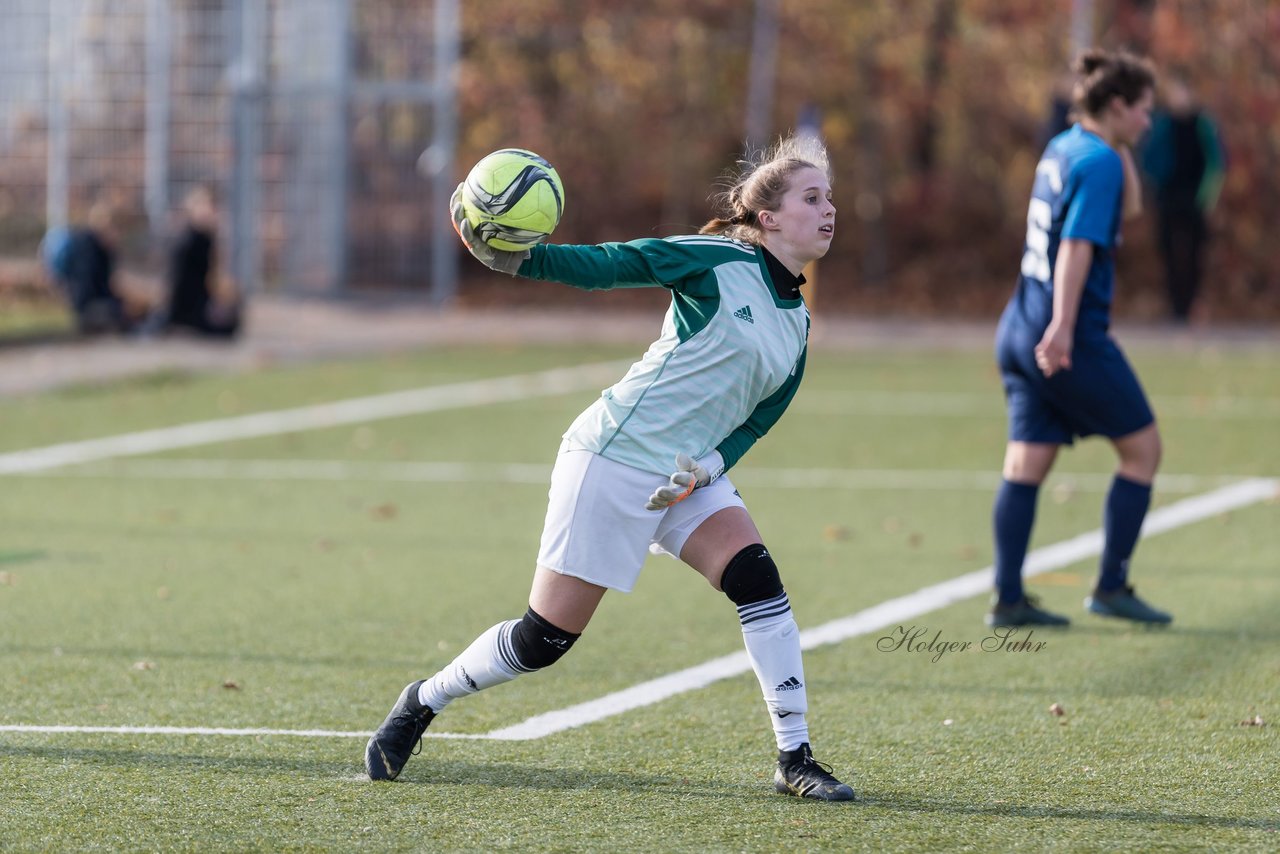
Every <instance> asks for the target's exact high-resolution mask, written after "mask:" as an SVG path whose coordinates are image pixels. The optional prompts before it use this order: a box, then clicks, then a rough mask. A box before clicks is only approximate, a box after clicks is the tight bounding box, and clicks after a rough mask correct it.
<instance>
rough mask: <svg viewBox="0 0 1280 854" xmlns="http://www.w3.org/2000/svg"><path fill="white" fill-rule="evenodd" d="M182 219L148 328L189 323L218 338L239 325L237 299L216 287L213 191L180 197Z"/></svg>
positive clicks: (228, 335) (203, 189)
mask: <svg viewBox="0 0 1280 854" xmlns="http://www.w3.org/2000/svg"><path fill="white" fill-rule="evenodd" d="M181 215H182V219H181V224H180V226H179V229H178V233H177V236H176V237H175V239H174V242H173V246H172V247H171V248H170V252H169V267H168V270H167V275H166V288H167V291H166V295H165V300H164V303H163V305H161V307H160V308H159V310H158V311H157V312H156V313H155V314H154V315H153V316H152V317H151V318H149V319H148V321H147V331H148V332H152V333H154V332H160V331H165V330H175V329H189V330H192V331H194V332H198V333H200V334H202V335H208V336H212V337H216V338H231V337H234V336H235V335H236V333H237V332H238V331H239V330H240V304H239V300H238V299H237V298H236V297H235V295H234V294H224V293H222V289H221V288H220V287H219V284H220V281H221V277H220V275H219V268H218V253H217V248H218V219H219V218H218V208H217V204H216V202H215V200H214V196H213V191H212V190H211V189H209V188H208V187H205V186H199V187H196V188H194V189H192V190H191V191H190V192H188V193H187V195H186V196H185V197H184V198H183V200H182V212H181Z"/></svg>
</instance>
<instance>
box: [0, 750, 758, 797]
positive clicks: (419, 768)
mask: <svg viewBox="0 0 1280 854" xmlns="http://www.w3.org/2000/svg"><path fill="white" fill-rule="evenodd" d="M363 752H364V743H363V742H359V743H358V745H357V743H355V742H354V741H353V744H352V750H351V758H350V760H343V761H334V760H331V759H319V758H310V757H304V756H293V757H274V756H261V755H250V756H225V755H224V756H218V755H209V754H197V753H165V752H157V751H152V750H138V749H129V748H120V749H108V748H70V749H69V748H64V747H53V746H30V747H22V746H17V745H12V744H9V745H0V759H10V758H12V759H18V760H21V759H26V760H32V761H36V762H45V763H50V764H56V765H59V766H65V765H66V764H68V763H79V764H84V765H88V766H93V767H96V768H102V769H139V768H145V769H148V770H152V771H173V772H176V773H180V774H184V775H192V774H228V775H241V776H245V775H249V776H255V777H280V776H287V777H295V778H296V777H305V778H307V779H311V780H332V781H341V782H344V783H346V782H349V783H352V784H356V785H369V786H377V787H384V786H412V787H433V786H482V787H486V788H492V789H504V790H532V791H577V790H603V791H619V792H637V793H650V794H652V793H663V792H666V793H673V794H677V795H679V796H680V797H688V796H691V795H696V796H699V797H704V798H706V797H713V798H732V799H738V798H754V797H755V796H756V795H758V793H759V792H758V789H757V787H754V786H749V785H744V786H734V785H728V784H725V783H715V782H713V781H708V780H705V779H701V778H698V779H682V778H676V777H660V776H654V775H649V774H639V773H624V772H617V771H598V770H593V769H583V768H573V767H566V768H539V767H534V766H529V765H512V764H509V763H483V764H481V763H475V762H457V761H450V760H435V759H419V760H418V761H416V762H415V763H413V764H410V765H409V766H408V767H407V768H406V771H405V774H404V775H402V776H401V777H400V778H399V779H398V780H396V781H394V782H390V783H381V782H379V783H374V782H373V781H371V780H369V779H368V778H367V777H365V771H364V766H363V765H362V764H361V763H362V757H363Z"/></svg>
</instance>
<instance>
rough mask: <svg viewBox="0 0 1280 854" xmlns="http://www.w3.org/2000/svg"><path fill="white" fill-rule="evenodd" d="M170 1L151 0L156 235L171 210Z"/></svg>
mask: <svg viewBox="0 0 1280 854" xmlns="http://www.w3.org/2000/svg"><path fill="white" fill-rule="evenodd" d="M169 11H170V10H169V0H148V2H147V28H146V32H147V47H146V51H147V66H146V78H147V83H146V87H147V113H146V115H147V118H146V122H147V124H146V130H145V151H146V154H145V157H146V164H145V167H144V172H143V199H144V201H145V204H146V209H147V223H148V225H150V227H151V233H152V235H160V234H162V233H163V232H164V225H165V218H166V216H167V215H168V213H169V122H170V117H171V116H170V114H171V111H172V109H171V108H172V105H171V103H170V100H169V95H170V93H169V67H170V59H171V57H172V51H173V48H172V37H173V35H172V33H173V30H172V28H171V27H170V17H169Z"/></svg>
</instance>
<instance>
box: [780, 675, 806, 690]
mask: <svg viewBox="0 0 1280 854" xmlns="http://www.w3.org/2000/svg"><path fill="white" fill-rule="evenodd" d="M803 687H804V683H803V682H801V681H800V680H799V679H797V678H796V677H794V676H791V677H789V678H788V679H787V681H786V682H783V683H782V684H781V685H779V686H778V687H777V688H774V689H773V690H774V691H799V690H800V689H801V688H803Z"/></svg>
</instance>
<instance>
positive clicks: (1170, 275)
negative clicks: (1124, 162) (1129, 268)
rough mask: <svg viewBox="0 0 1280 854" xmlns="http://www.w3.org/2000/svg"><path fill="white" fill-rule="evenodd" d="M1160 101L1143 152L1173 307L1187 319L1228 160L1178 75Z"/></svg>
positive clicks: (1196, 292) (1179, 317)
mask: <svg viewBox="0 0 1280 854" xmlns="http://www.w3.org/2000/svg"><path fill="white" fill-rule="evenodd" d="M1160 90H1161V96H1162V105H1161V109H1160V110H1159V111H1157V112H1156V114H1155V116H1154V118H1153V120H1152V124H1151V134H1150V137H1149V138H1148V140H1147V142H1146V145H1145V146H1144V147H1143V151H1142V165H1143V168H1144V170H1145V171H1146V173H1147V175H1148V176H1149V177H1150V179H1151V184H1152V188H1153V190H1154V198H1155V205H1156V237H1157V239H1158V243H1159V246H1160V257H1161V260H1162V261H1163V263H1164V272H1165V283H1166V288H1167V289H1168V294H1169V311H1170V315H1171V317H1172V319H1173V320H1174V321H1176V322H1178V323H1188V322H1189V321H1190V320H1191V316H1192V311H1193V309H1194V308H1195V304H1196V297H1197V296H1198V295H1199V293H1200V282H1201V280H1202V278H1203V276H1204V254H1205V249H1206V247H1207V244H1208V241H1209V215H1210V214H1211V213H1212V212H1213V209H1214V206H1215V205H1216V204H1217V202H1218V195H1219V193H1220V192H1221V190H1222V182H1223V175H1224V173H1225V164H1226V159H1225V157H1224V156H1223V150H1222V144H1221V143H1220V141H1219V139H1218V128H1217V126H1216V125H1215V124H1214V122H1213V120H1212V119H1211V118H1209V116H1208V115H1206V114H1205V112H1204V111H1203V110H1202V109H1201V108H1200V106H1199V105H1198V104H1197V103H1196V100H1195V96H1194V95H1193V94H1192V91H1191V87H1190V86H1189V85H1188V84H1187V81H1186V80H1185V79H1183V78H1182V77H1179V76H1173V77H1169V78H1167V79H1166V80H1164V81H1162V83H1161V87H1160Z"/></svg>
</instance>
